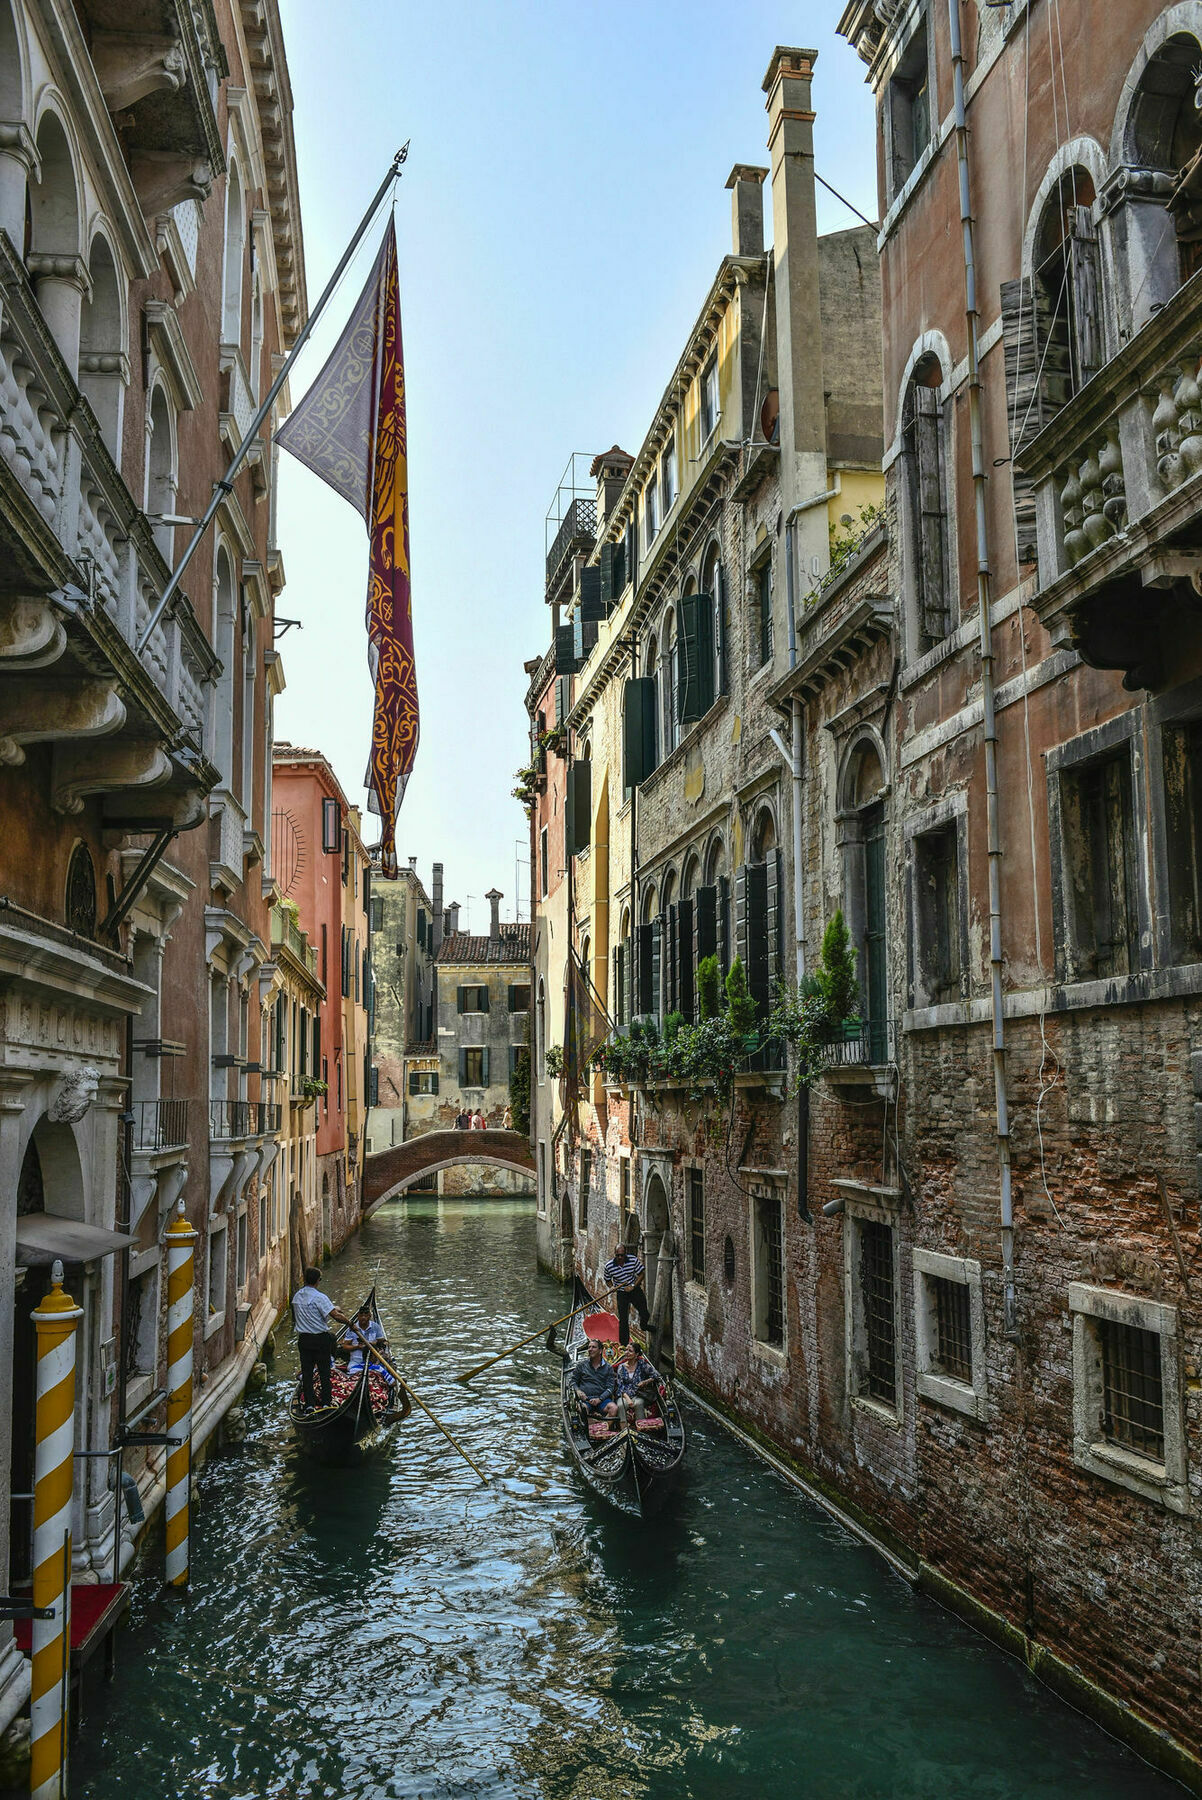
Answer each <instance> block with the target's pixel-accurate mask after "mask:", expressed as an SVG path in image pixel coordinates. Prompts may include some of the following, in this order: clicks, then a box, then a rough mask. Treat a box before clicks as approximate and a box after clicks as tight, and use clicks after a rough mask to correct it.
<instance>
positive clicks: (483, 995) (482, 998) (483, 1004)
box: [476, 983, 489, 1013]
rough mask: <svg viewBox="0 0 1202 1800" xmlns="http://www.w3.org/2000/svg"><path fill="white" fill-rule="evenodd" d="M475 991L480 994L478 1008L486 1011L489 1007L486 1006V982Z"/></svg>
mask: <svg viewBox="0 0 1202 1800" xmlns="http://www.w3.org/2000/svg"><path fill="white" fill-rule="evenodd" d="M476 991H477V993H478V994H479V996H480V1002H479V1009H480V1011H481V1012H484V1013H486V1012H487V1011H488V1009H489V1008H488V984H487V983H484V984H483V985H482V986H481V987H479V988H478V989H477V990H476Z"/></svg>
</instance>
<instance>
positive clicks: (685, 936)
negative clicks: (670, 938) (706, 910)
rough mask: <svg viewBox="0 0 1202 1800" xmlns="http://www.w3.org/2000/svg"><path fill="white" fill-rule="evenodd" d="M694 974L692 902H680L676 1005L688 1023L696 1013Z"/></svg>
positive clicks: (677, 919)
mask: <svg viewBox="0 0 1202 1800" xmlns="http://www.w3.org/2000/svg"><path fill="white" fill-rule="evenodd" d="M695 972H696V964H695V963H694V961H693V902H692V901H691V900H682V901H681V902H680V903H679V905H678V906H677V908H676V1005H677V1009H678V1010H679V1011H680V1012H682V1013H683V1014H684V1016H685V1018H686V1019H687V1020H688V1021H689V1022H690V1023H692V1020H693V1018H694V1015H695V1014H696V1011H697V1002H696V982H695V980H694V976H695Z"/></svg>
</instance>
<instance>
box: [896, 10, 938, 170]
mask: <svg viewBox="0 0 1202 1800" xmlns="http://www.w3.org/2000/svg"><path fill="white" fill-rule="evenodd" d="M929 84H930V65H929V60H928V56H927V27H926V20H925V19H924V20H923V22H922V24H921V25H919V27H918V29H917V31H916V32H915V33H914V35H913V37H912V38H911V39H910V42H909V43H908V44H907V46H906V49H905V51H904V52H903V54H902V57H901V59H900V61H899V62H898V65H897V70H896V73H895V74H894V76H893V79H892V80H891V81H890V83H889V89H888V115H889V152H890V155H889V168H890V175H891V181H890V187H889V197H890V199H892V198H893V197H894V196H895V195H896V194H898V193H900V192H901V190H902V188H904V187H905V185H906V182H907V180H908V178H909V175H910V172H911V170H912V169H913V167H914V165H915V163H916V162H917V161H918V159H919V158H920V156H921V155H922V153H923V151H924V150H925V149H926V147H927V145H928V144H929V143H930V141H931V94H930V85H929Z"/></svg>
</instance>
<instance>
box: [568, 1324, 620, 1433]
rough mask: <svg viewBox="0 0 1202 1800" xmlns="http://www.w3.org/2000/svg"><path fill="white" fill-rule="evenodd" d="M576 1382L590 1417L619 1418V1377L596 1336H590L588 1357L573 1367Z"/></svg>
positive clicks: (582, 1403) (575, 1385)
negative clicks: (607, 1359) (603, 1352)
mask: <svg viewBox="0 0 1202 1800" xmlns="http://www.w3.org/2000/svg"><path fill="white" fill-rule="evenodd" d="M572 1385H573V1387H574V1388H575V1389H576V1393H577V1395H578V1396H579V1399H580V1403H581V1405H582V1406H583V1408H584V1413H585V1417H586V1418H587V1419H588V1420H590V1421H592V1420H593V1419H607V1420H608V1419H616V1418H617V1416H618V1384H617V1378H616V1376H615V1375H614V1372H613V1370H612V1368H611V1367H610V1365H609V1364H608V1363H607V1362H606V1360H605V1358H604V1356H603V1355H602V1353H601V1346H600V1344H599V1343H598V1342H597V1340H596V1338H590V1339H589V1343H588V1357H587V1359H586V1360H585V1361H583V1362H578V1363H577V1364H576V1366H575V1368H574V1369H573V1370H572Z"/></svg>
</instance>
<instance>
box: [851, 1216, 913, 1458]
mask: <svg viewBox="0 0 1202 1800" xmlns="http://www.w3.org/2000/svg"><path fill="white" fill-rule="evenodd" d="M865 1220H872V1221H873V1222H875V1223H876V1224H878V1225H887V1226H888V1227H889V1229H890V1231H891V1232H892V1233H893V1295H894V1302H893V1363H894V1392H895V1394H896V1396H897V1400H896V1405H895V1406H893V1407H889V1406H886V1405H885V1403H884V1401H883V1400H874V1399H873V1397H872V1396H871V1395H870V1394H861V1393H860V1392H858V1388H859V1382H860V1370H861V1365H862V1364H863V1361H864V1356H865V1348H864V1345H865V1331H864V1302H863V1295H862V1293H861V1291H860V1229H859V1228H860V1225H861V1223H863V1222H864V1221H865ZM901 1275H902V1271H901V1232H900V1230H899V1229H898V1217H897V1213H896V1211H895V1210H892V1209H891V1208H889V1207H884V1206H872V1205H870V1204H868V1203H867V1202H866V1201H863V1200H858V1199H856V1200H853V1199H852V1198H851V1196H850V1195H845V1196H844V1208H843V1296H844V1304H843V1348H844V1366H845V1369H846V1375H847V1394H848V1398H849V1400H850V1401H851V1404H852V1406H853V1408H854V1409H855V1410H856V1411H857V1412H862V1413H865V1414H867V1415H868V1417H870V1418H873V1419H877V1420H879V1421H880V1422H881V1423H882V1424H884V1425H888V1426H889V1427H890V1428H891V1429H893V1430H900V1429H901V1427H902V1425H903V1423H904V1421H905V1415H906V1406H905V1388H904V1383H903V1375H904V1366H903V1363H902V1354H901V1351H902V1346H901V1316H902V1315H901V1294H902V1285H901Z"/></svg>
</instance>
